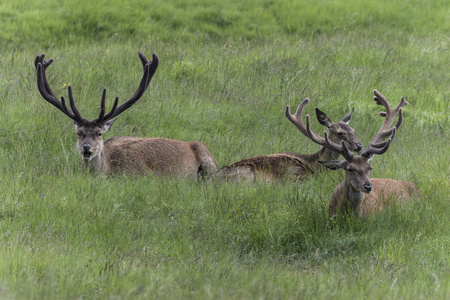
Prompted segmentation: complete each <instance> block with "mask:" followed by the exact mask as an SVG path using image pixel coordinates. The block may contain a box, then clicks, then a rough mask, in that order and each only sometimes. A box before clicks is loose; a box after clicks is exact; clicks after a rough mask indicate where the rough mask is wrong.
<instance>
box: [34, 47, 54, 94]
mask: <svg viewBox="0 0 450 300" xmlns="http://www.w3.org/2000/svg"><path fill="white" fill-rule="evenodd" d="M44 58H45V54H44V53H42V54H41V55H37V56H36V58H35V60H34V66H35V67H36V69H37V67H38V64H39V63H40V64H41V65H42V75H43V77H44V86H45V90H46V92H47V94H49V95H51V96H53V97H55V98H57V97H56V96H55V94H54V93H53V91H52V89H51V88H50V85H49V84H48V81H47V77H46V75H45V70H46V69H47V67H48V66H50V65H51V64H52V63H53V58H50V59H49V60H45V59H44Z"/></svg>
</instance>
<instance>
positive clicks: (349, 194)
mask: <svg viewBox="0 0 450 300" xmlns="http://www.w3.org/2000/svg"><path fill="white" fill-rule="evenodd" d="M343 196H344V197H343V199H344V202H345V203H343V207H345V208H346V209H348V211H349V212H354V213H356V214H357V215H358V216H361V214H362V204H363V201H364V193H363V192H360V191H358V190H356V189H354V188H353V187H352V185H351V184H350V183H349V182H348V181H347V179H346V180H345V181H344V195H343Z"/></svg>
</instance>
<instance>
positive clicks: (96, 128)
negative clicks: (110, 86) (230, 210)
mask: <svg viewBox="0 0 450 300" xmlns="http://www.w3.org/2000/svg"><path fill="white" fill-rule="evenodd" d="M44 57H45V55H44V54H42V55H41V56H37V57H36V60H35V66H36V70H37V79H38V89H39V92H40V93H41V95H42V97H43V98H44V99H45V100H46V101H48V102H49V103H50V104H52V105H54V106H55V107H56V108H58V109H59V110H61V111H62V112H63V113H64V114H65V115H67V116H68V117H69V118H71V119H72V120H73V121H74V124H75V126H76V130H77V135H78V138H77V149H78V152H79V153H80V155H81V164H82V166H83V167H84V168H85V169H88V170H89V171H91V172H93V173H95V174H103V175H113V174H116V173H125V174H132V175H144V174H148V173H154V174H158V175H169V176H181V177H192V176H195V175H200V176H204V175H207V174H213V173H214V172H216V171H217V163H216V161H215V159H214V158H213V156H212V155H211V153H210V152H209V151H208V149H207V148H206V146H205V145H204V144H202V143H200V142H184V141H178V140H170V139H163V138H140V137H112V138H109V139H107V140H106V141H103V137H102V136H103V134H105V133H106V132H107V131H108V130H109V129H110V128H111V126H112V124H113V123H114V121H115V119H114V117H116V116H118V115H119V114H121V113H122V112H124V111H125V110H126V109H128V108H130V107H131V106H132V105H134V104H135V103H136V102H137V101H138V100H139V99H140V98H141V96H142V95H143V93H144V92H145V90H146V89H147V87H148V85H149V84H150V81H151V79H152V77H153V75H154V73H155V72H156V69H157V68H158V64H159V58H158V56H157V55H156V54H153V61H148V60H147V59H146V58H145V56H144V55H143V54H142V53H139V58H140V59H141V62H142V66H143V68H144V73H143V76H142V79H141V82H140V84H139V87H138V89H137V90H136V92H135V93H134V94H133V95H132V96H131V97H130V98H129V99H128V100H127V101H125V102H124V103H123V104H121V105H120V106H118V98H116V100H115V102H114V105H113V108H112V109H111V110H110V111H109V112H108V113H106V112H105V98H106V90H103V95H102V101H101V106H100V113H99V116H98V117H97V118H96V119H94V120H88V119H86V118H83V117H82V116H81V114H80V112H79V111H78V109H77V107H76V105H75V101H74V100H73V97H72V89H71V87H70V86H69V87H68V91H69V101H70V108H68V107H67V105H66V103H65V100H64V97H61V101H59V99H58V98H57V97H56V96H55V94H54V93H53V91H52V89H51V88H50V85H49V84H48V81H47V78H46V74H45V71H46V69H47V67H48V66H49V65H50V64H51V63H52V62H53V60H52V59H51V60H48V61H47V60H44Z"/></svg>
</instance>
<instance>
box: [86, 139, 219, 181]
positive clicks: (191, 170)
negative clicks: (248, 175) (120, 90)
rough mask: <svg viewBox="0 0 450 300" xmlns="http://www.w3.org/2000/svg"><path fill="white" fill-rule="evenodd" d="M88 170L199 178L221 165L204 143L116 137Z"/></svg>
mask: <svg viewBox="0 0 450 300" xmlns="http://www.w3.org/2000/svg"><path fill="white" fill-rule="evenodd" d="M82 164H83V166H84V167H85V168H87V169H89V170H90V171H93V172H94V173H96V174H106V175H114V174H116V173H126V174H129V175H145V174H149V173H151V174H157V175H168V176H180V177H195V176H197V175H200V176H204V175H205V174H212V173H214V172H215V171H216V170H217V163H216V161H215V160H214V158H212V155H211V153H210V152H209V150H208V148H207V147H206V146H205V145H204V144H202V143H201V142H184V141H178V140H171V139H163V138H140V137H128V136H126V137H122V136H120V137H112V138H109V139H107V140H106V141H105V142H104V146H103V151H102V152H101V153H100V154H99V155H98V156H96V157H93V158H92V159H91V160H90V161H89V160H82Z"/></svg>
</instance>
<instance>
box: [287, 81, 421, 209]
mask: <svg viewBox="0 0 450 300" xmlns="http://www.w3.org/2000/svg"><path fill="white" fill-rule="evenodd" d="M373 93H374V95H375V96H374V97H373V100H374V101H375V102H376V103H377V105H383V106H384V108H385V109H386V111H385V112H380V115H381V116H382V117H384V118H385V120H384V122H383V124H382V125H381V128H380V129H379V131H378V133H377V134H376V135H375V137H374V138H373V140H372V141H371V142H370V144H369V146H368V147H367V148H366V149H364V151H362V152H361V155H359V156H355V155H353V153H352V152H351V151H350V150H349V149H348V147H347V145H346V144H345V143H343V142H341V143H340V144H338V143H335V142H333V141H331V140H330V139H329V138H328V135H327V133H326V132H325V133H324V138H323V137H321V136H319V135H317V134H315V133H314V132H312V131H311V125H310V119H309V116H308V115H307V116H306V129H307V134H308V137H309V138H310V139H311V140H312V141H314V142H315V143H317V144H319V145H322V146H323V147H326V148H328V149H330V150H331V151H333V152H335V153H339V154H341V155H342V156H343V157H344V158H345V160H334V161H320V163H321V164H322V165H324V166H326V167H327V168H329V169H331V170H337V169H344V170H345V179H344V181H343V182H341V183H340V184H339V185H338V186H337V187H336V188H335V190H334V193H333V196H332V197H331V203H330V206H329V214H330V217H333V216H335V215H336V214H337V213H340V212H354V213H356V214H357V215H358V216H368V215H371V214H373V213H375V212H377V211H379V210H381V209H383V208H384V207H385V206H386V205H387V204H388V203H389V201H394V202H398V203H403V202H405V201H407V199H409V198H412V197H420V195H421V193H420V191H419V190H418V189H417V187H416V186H415V185H414V184H413V183H411V182H409V181H398V180H394V179H382V178H372V179H370V172H371V170H372V166H371V164H370V163H369V161H370V160H371V159H372V158H373V156H374V155H381V154H383V153H385V152H386V151H387V150H388V148H389V145H390V144H391V142H392V141H393V139H394V137H395V134H396V131H397V130H398V128H399V127H400V125H401V124H402V121H403V113H402V107H404V106H406V105H408V102H406V101H405V98H404V97H402V98H401V101H400V103H399V104H398V106H397V107H396V108H395V109H392V108H391V106H390V104H389V102H388V100H387V99H386V97H384V96H383V95H382V94H381V93H380V92H378V91H377V90H374V91H373ZM287 110H288V108H287ZM397 115H398V119H397V122H396V124H395V125H394V126H393V127H392V128H391V125H392V123H393V121H394V119H395V117H396V116H397ZM387 137H389V138H388V139H387V140H385V139H386V138H387Z"/></svg>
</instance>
